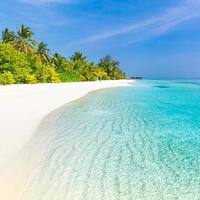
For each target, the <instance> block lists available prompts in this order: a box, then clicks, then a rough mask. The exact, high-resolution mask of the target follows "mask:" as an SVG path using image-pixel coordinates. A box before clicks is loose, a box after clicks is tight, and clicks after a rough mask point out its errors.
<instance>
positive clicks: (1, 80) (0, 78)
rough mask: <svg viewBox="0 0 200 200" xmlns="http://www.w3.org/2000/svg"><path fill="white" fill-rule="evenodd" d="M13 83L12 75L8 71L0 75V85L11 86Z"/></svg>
mask: <svg viewBox="0 0 200 200" xmlns="http://www.w3.org/2000/svg"><path fill="white" fill-rule="evenodd" d="M13 83H15V79H14V75H13V74H12V73H11V72H9V71H4V72H3V73H1V74H0V84H3V85H6V84H13Z"/></svg>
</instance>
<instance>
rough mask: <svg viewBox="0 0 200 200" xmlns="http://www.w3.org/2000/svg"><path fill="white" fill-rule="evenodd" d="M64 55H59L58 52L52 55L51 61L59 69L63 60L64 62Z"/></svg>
mask: <svg viewBox="0 0 200 200" xmlns="http://www.w3.org/2000/svg"><path fill="white" fill-rule="evenodd" d="M64 59H65V58H64V57H63V56H61V55H60V54H59V53H55V54H54V55H53V57H52V62H53V64H54V65H55V67H56V69H58V70H61V68H62V65H63V62H64Z"/></svg>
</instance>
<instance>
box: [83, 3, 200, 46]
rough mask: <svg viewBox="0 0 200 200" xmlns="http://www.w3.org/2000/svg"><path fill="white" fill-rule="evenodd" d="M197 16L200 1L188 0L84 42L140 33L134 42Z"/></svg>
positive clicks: (162, 32) (198, 15)
mask: <svg viewBox="0 0 200 200" xmlns="http://www.w3.org/2000/svg"><path fill="white" fill-rule="evenodd" d="M197 17H200V1H199V0H186V1H185V2H184V3H182V4H180V5H179V6H177V7H172V8H169V9H167V10H165V11H164V12H163V13H162V14H159V15H156V16H153V17H151V18H148V19H145V20H143V21H140V22H134V23H133V24H128V25H126V26H123V27H122V28H119V29H115V30H110V31H107V32H103V33H100V34H97V35H93V36H90V37H88V38H86V39H84V40H83V41H82V42H95V41H100V40H106V39H109V38H112V37H116V36H120V35H125V34H132V35H133V36H134V33H139V35H140V36H139V38H135V39H133V43H134V42H137V41H141V40H143V39H146V38H148V37H153V36H156V35H160V34H164V33H166V32H168V31H169V30H171V29H172V28H173V27H175V26H177V25H179V24H180V23H183V22H186V21H188V20H191V19H194V18H197ZM137 35H138V34H137Z"/></svg>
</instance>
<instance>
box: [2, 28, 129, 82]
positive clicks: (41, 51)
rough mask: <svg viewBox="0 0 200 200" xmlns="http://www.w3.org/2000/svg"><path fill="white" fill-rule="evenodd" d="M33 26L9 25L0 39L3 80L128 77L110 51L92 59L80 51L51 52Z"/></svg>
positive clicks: (73, 79) (92, 79)
mask: <svg viewBox="0 0 200 200" xmlns="http://www.w3.org/2000/svg"><path fill="white" fill-rule="evenodd" d="M33 36H34V33H33V31H32V30H31V28H29V27H26V26H24V25H22V26H21V27H20V28H19V29H18V30H17V31H16V32H14V31H11V30H9V29H8V28H6V29H5V30H4V31H2V36H1V41H0V84H21V83H28V84H29V83H30V84H31V83H58V82H68V81H95V80H115V79H126V74H125V73H123V72H122V71H121V70H120V68H119V62H118V61H116V60H114V59H113V58H112V57H111V56H109V55H107V56H105V57H104V58H102V59H100V61H99V63H97V64H95V63H93V62H90V61H89V60H88V59H87V57H86V56H85V55H84V54H83V53H81V52H75V53H74V54H73V55H72V56H71V57H69V58H66V57H65V56H62V55H60V54H59V53H55V54H51V52H50V50H49V48H48V46H47V44H46V43H44V42H38V41H36V40H34V39H33Z"/></svg>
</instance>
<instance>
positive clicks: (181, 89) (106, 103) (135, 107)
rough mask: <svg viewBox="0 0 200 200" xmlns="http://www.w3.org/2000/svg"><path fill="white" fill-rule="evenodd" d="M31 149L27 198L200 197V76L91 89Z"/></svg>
mask: <svg viewBox="0 0 200 200" xmlns="http://www.w3.org/2000/svg"><path fill="white" fill-rule="evenodd" d="M32 146H33V147H34V146H35V147H34V148H35V149H37V151H38V152H40V153H41V157H40V159H39V162H38V163H37V165H35V169H34V172H33V174H32V176H31V177H30V179H29V182H28V184H27V189H26V191H25V192H24V199H25V200H200V80H181V79H180V80H141V81H137V82H136V83H134V84H133V86H132V87H123V88H112V89H104V90H99V91H95V92H91V93H89V94H88V95H86V96H85V97H83V98H81V99H79V100H77V101H74V102H72V103H70V104H67V105H65V106H63V107H62V108H60V109H58V110H57V111H55V112H52V113H51V114H50V115H49V116H47V118H46V119H45V120H44V121H43V123H41V126H40V129H39V130H38V134H36V135H35V138H34V144H32ZM33 152H34V151H33Z"/></svg>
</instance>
